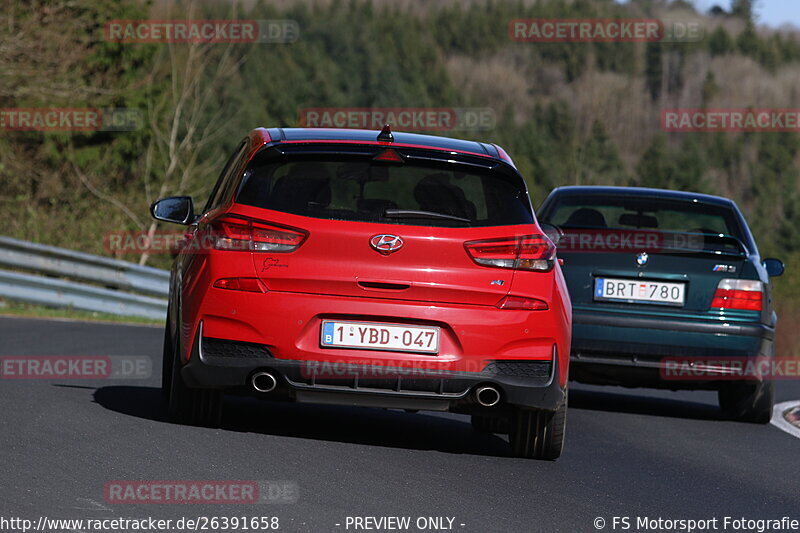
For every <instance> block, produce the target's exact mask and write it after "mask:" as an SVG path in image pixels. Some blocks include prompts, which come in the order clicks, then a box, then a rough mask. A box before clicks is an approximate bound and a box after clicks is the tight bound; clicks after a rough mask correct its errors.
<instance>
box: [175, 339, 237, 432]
mask: <svg viewBox="0 0 800 533" xmlns="http://www.w3.org/2000/svg"><path fill="white" fill-rule="evenodd" d="M172 346H173V348H172V351H173V354H172V365H171V366H172V368H171V372H170V383H169V400H168V406H169V407H168V410H169V416H170V418H172V420H173V421H175V422H177V423H179V424H187V425H190V426H204V427H219V425H220V424H221V423H222V405H223V392H222V391H221V390H217V389H193V388H189V387H187V386H186V383H185V382H184V381H183V377H182V376H181V372H180V370H181V363H180V361H179V360H178V357H179V354H180V353H181V350H180V349H179V347H180V344H179V341H178V340H177V339H176V341H175V342H173V343H172Z"/></svg>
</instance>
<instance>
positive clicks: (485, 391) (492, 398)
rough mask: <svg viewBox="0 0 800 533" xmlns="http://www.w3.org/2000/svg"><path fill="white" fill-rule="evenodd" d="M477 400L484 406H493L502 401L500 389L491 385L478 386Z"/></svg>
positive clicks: (476, 391)
mask: <svg viewBox="0 0 800 533" xmlns="http://www.w3.org/2000/svg"><path fill="white" fill-rule="evenodd" d="M475 400H477V402H478V403H479V404H481V405H482V406H484V407H493V406H495V405H497V404H498V403H500V391H498V390H497V389H496V388H494V387H492V386H489V385H484V386H481V387H478V388H477V389H475Z"/></svg>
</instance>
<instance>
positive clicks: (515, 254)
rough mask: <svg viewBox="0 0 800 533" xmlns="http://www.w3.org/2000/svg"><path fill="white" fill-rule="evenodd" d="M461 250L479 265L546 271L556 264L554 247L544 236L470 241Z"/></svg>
mask: <svg viewBox="0 0 800 533" xmlns="http://www.w3.org/2000/svg"><path fill="white" fill-rule="evenodd" d="M464 248H466V250H467V253H468V254H469V256H470V257H471V258H472V260H473V261H475V262H476V263H477V264H479V265H482V266H488V267H496V268H514V269H519V270H533V271H536V272H549V271H550V270H552V269H553V266H554V265H555V258H556V247H555V245H554V244H553V241H551V240H550V239H548V238H547V236H546V235H524V236H521V237H506V238H499V239H487V240H481V241H469V242H466V243H464Z"/></svg>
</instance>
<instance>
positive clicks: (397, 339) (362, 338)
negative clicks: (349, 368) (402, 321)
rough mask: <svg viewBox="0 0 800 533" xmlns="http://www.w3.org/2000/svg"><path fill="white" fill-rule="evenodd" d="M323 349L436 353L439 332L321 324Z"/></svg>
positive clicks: (391, 326)
mask: <svg viewBox="0 0 800 533" xmlns="http://www.w3.org/2000/svg"><path fill="white" fill-rule="evenodd" d="M320 343H321V344H322V346H323V347H325V346H328V347H337V348H360V349H364V350H386V351H392V352H421V353H439V328H437V327H433V326H398V325H396V324H376V323H371V322H339V321H333V320H325V321H323V322H322V336H321V339H320Z"/></svg>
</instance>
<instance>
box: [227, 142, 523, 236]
mask: <svg viewBox="0 0 800 533" xmlns="http://www.w3.org/2000/svg"><path fill="white" fill-rule="evenodd" d="M236 201H237V202H238V203H240V204H245V205H251V206H254V207H261V208H265V209H271V210H275V211H281V212H284V213H291V214H294V215H302V216H309V217H315V218H323V219H329V220H349V221H360V222H378V223H387V224H407V225H415V226H441V227H478V226H506V225H517V224H531V223H533V221H534V216H533V212H532V209H531V205H530V200H529V198H528V194H527V192H526V189H525V185H524V182H523V181H522V179H521V178H520V177H519V176H518V175H514V174H512V173H503V172H498V171H496V170H494V169H491V168H481V167H475V166H468V165H455V164H446V163H440V162H433V161H432V162H430V163H427V162H426V163H425V164H419V163H409V162H406V163H403V164H387V163H384V162H376V161H372V160H371V159H366V160H364V159H358V158H353V157H343V158H335V157H332V156H325V157H310V156H304V157H303V158H302V159H291V160H287V159H282V160H277V161H276V160H271V161H270V160H268V161H262V162H258V161H254V162H253V163H251V165H250V166H249V167H248V168H247V170H246V171H245V176H244V179H243V182H242V186H241V188H240V190H239V194H238V196H237V199H236Z"/></svg>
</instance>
